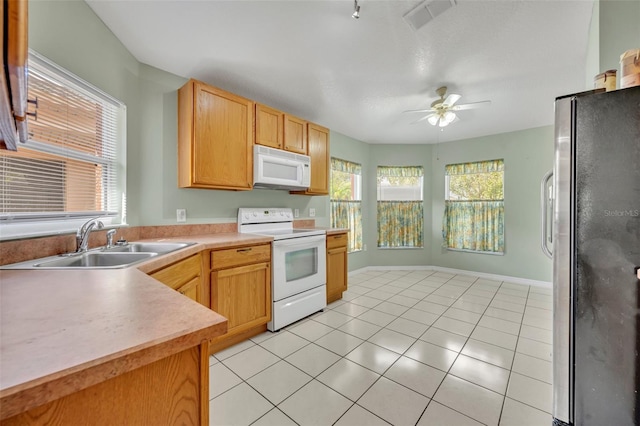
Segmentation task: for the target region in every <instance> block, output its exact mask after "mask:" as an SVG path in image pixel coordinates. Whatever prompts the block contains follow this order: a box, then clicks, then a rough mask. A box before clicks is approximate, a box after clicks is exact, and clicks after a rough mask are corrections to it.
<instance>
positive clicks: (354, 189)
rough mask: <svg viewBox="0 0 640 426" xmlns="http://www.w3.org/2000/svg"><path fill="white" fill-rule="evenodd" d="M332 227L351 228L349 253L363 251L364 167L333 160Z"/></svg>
mask: <svg viewBox="0 0 640 426" xmlns="http://www.w3.org/2000/svg"><path fill="white" fill-rule="evenodd" d="M329 193H330V194H331V227H333V228H349V234H348V235H349V239H348V241H347V252H348V253H351V252H354V251H360V250H362V166H361V165H360V164H357V163H352V162H350V161H345V160H340V159H338V158H331V190H330V192H329Z"/></svg>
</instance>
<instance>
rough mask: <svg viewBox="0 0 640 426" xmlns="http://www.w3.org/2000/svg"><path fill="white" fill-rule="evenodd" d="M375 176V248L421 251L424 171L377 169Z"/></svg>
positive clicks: (396, 168)
mask: <svg viewBox="0 0 640 426" xmlns="http://www.w3.org/2000/svg"><path fill="white" fill-rule="evenodd" d="M377 175H378V179H377V180H378V247H383V248H418V247H422V246H423V243H422V238H423V237H422V236H423V231H422V227H423V223H424V211H423V210H424V209H423V205H422V193H423V191H422V184H423V176H424V171H423V168H422V167H420V166H409V167H389V166H379V167H378V173H377Z"/></svg>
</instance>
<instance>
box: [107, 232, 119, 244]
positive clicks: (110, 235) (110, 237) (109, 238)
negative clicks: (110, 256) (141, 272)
mask: <svg viewBox="0 0 640 426" xmlns="http://www.w3.org/2000/svg"><path fill="white" fill-rule="evenodd" d="M116 231H117V230H116V229H109V230H108V231H107V248H108V249H109V248H111V247H113V236H114V235H115V234H116Z"/></svg>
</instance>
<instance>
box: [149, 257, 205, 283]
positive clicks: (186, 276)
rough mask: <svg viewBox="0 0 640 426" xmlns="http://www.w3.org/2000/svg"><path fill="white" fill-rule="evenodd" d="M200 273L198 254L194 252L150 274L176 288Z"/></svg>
mask: <svg viewBox="0 0 640 426" xmlns="http://www.w3.org/2000/svg"><path fill="white" fill-rule="evenodd" d="M199 275H200V255H199V254H196V255H195V256H191V257H189V258H187V259H184V260H181V261H180V262H178V263H174V264H173V265H171V266H168V267H166V268H164V269H161V270H159V271H158V272H154V273H153V274H151V276H152V277H153V278H155V279H156V280H158V281H160V282H161V283H163V284H166V285H168V286H169V287H171V288H172V289H174V290H176V289H178V288H180V287H182V286H183V285H184V284H186V283H188V282H189V281H191V280H192V279H193V278H195V277H197V276H199Z"/></svg>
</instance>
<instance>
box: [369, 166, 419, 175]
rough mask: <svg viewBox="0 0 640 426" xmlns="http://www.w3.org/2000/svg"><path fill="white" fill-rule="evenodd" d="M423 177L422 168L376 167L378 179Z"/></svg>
mask: <svg viewBox="0 0 640 426" xmlns="http://www.w3.org/2000/svg"><path fill="white" fill-rule="evenodd" d="M419 176H424V169H423V167H422V166H378V177H419Z"/></svg>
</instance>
